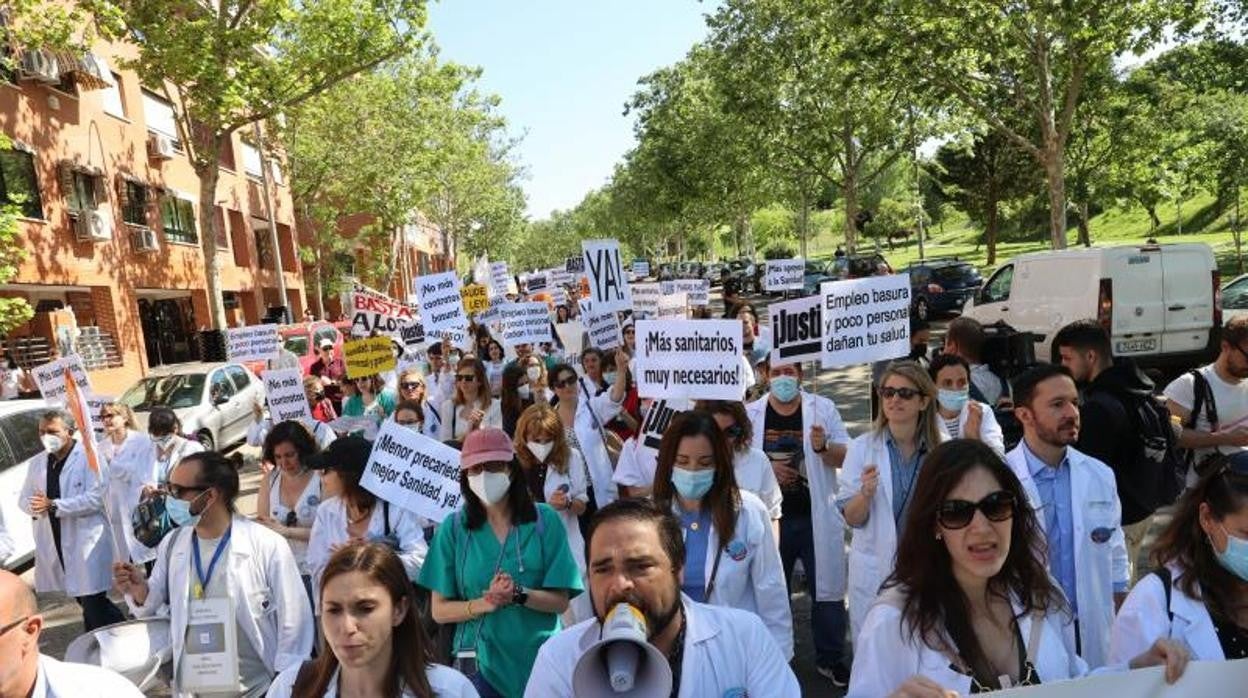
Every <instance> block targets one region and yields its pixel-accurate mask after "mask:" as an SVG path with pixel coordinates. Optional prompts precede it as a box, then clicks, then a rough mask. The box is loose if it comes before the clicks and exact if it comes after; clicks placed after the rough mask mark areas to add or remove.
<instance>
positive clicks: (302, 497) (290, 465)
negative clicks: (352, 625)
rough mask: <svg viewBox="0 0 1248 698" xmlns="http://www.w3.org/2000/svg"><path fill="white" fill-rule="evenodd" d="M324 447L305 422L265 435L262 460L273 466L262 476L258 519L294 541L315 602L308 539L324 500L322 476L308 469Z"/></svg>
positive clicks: (285, 425)
mask: <svg viewBox="0 0 1248 698" xmlns="http://www.w3.org/2000/svg"><path fill="white" fill-rule="evenodd" d="M319 450H320V449H319V448H318V447H317V444H316V442H315V441H314V440H313V437H312V434H310V433H309V432H308V429H307V427H305V426H304V425H303V424H302V423H300V422H296V421H293V420H287V421H285V422H278V423H277V425H276V426H274V427H273V429H272V431H270V432H269V433H268V435H267V436H265V437H264V450H263V451H262V453H261V460H262V462H264V463H266V464H269V465H271V466H272V471H271V472H266V473H265V474H264V477H262V478H261V479H260V491H259V492H258V493H257V495H256V521H258V522H259V523H261V524H263V525H265V526H268V527H269V528H271V529H273V530H274V531H276V532H277V534H278V535H280V536H281V537H282V538H285V539H286V541H287V542H288V543H290V552H292V553H294V555H295V563H296V564H297V565H299V574H300V576H302V577H303V585H304V587H305V588H306V589H307V591H308V604H309V605H311V604H312V603H313V601H312V600H313V595H312V572H311V569H310V567H309V566H308V538H309V537H310V536H311V535H312V522H313V521H314V520H315V519H316V509H317V507H318V506H319V505H320V503H321V499H322V495H321V476H320V475H319V474H318V473H316V471H314V470H312V469H310V468H308V465H307V463H308V459H309V458H311V457H312V454H314V453H316V452H317V451H319Z"/></svg>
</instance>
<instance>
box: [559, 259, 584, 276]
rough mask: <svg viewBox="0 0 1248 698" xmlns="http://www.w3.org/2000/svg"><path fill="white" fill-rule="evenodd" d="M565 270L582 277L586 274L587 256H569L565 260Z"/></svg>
mask: <svg viewBox="0 0 1248 698" xmlns="http://www.w3.org/2000/svg"><path fill="white" fill-rule="evenodd" d="M563 269H564V271H566V272H568V273H569V274H572V275H573V276H574V277H580V276H582V275H584V274H585V257H583V256H581V255H577V256H575V257H568V258H567V259H566V260H564V262H563Z"/></svg>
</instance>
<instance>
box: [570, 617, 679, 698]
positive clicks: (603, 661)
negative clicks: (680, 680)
mask: <svg viewBox="0 0 1248 698" xmlns="http://www.w3.org/2000/svg"><path fill="white" fill-rule="evenodd" d="M647 635H648V633H647V632H646V618H645V616H643V615H642V614H641V611H639V610H637V608H636V607H634V606H632V605H630V604H627V603H619V604H616V605H615V607H614V608H612V609H611V612H610V613H609V614H607V618H606V620H605V621H603V624H602V635H601V637H600V638H599V639H598V641H597V642H595V643H594V644H592V645H590V646H589V649H587V650H586V651H585V654H583V655H581V659H580V661H578V662H577V663H576V669H575V670H574V671H573V672H572V693H573V694H574V695H575V696H576V698H643V697H645V698H649V697H651V696H669V695H671V694H672V669H671V667H670V666H668V663H667V657H664V656H663V653H662V652H659V650H658V649H657V648H656V647H655V646H654V645H652V644H650V642H649V641H648V640H647V639H646V638H647Z"/></svg>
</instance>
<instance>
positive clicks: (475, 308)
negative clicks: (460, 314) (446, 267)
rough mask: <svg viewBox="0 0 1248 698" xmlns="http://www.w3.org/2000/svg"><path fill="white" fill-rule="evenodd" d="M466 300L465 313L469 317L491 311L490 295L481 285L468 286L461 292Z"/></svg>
mask: <svg viewBox="0 0 1248 698" xmlns="http://www.w3.org/2000/svg"><path fill="white" fill-rule="evenodd" d="M459 295H460V296H461V297H462V298H463V300H464V312H466V313H468V314H469V315H475V314H477V313H482V312H485V311H487V310H489V309H490V294H489V293H488V292H487V291H486V288H485V286H482V285H481V284H468V285H467V286H465V287H463V288H462V289H460V290H459Z"/></svg>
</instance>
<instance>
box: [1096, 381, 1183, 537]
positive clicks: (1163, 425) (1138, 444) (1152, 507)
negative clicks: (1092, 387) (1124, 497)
mask: <svg viewBox="0 0 1248 698" xmlns="http://www.w3.org/2000/svg"><path fill="white" fill-rule="evenodd" d="M1087 402H1089V403H1099V404H1102V405H1105V406H1106V409H1108V410H1110V411H1111V412H1114V413H1118V412H1119V411H1120V410H1121V411H1122V412H1124V413H1125V417H1126V419H1127V423H1128V427H1129V429H1130V430H1131V431H1130V434H1131V435H1132V436H1133V438H1132V441H1133V443H1134V448H1133V449H1131V453H1132V455H1131V457H1130V458H1131V459H1130V461H1129V462H1126V463H1121V464H1118V463H1110V464H1107V465H1110V466H1111V469H1113V470H1114V471H1115V473H1116V474H1117V473H1118V471H1122V472H1123V473H1126V474H1127V477H1126V478H1124V479H1126V480H1128V481H1129V483H1128V484H1129V486H1127V487H1125V488H1124V487H1122V485H1120V489H1125V490H1127V491H1128V492H1129V493H1130V494H1131V495H1132V497H1131V499H1134V500H1135V501H1133V502H1130V505H1131V506H1133V507H1138V508H1139V509H1140V510H1141V511H1137V512H1135V513H1138V514H1140V518H1143V517H1145V516H1148V515H1150V514H1152V513H1153V512H1154V511H1156V510H1157V509H1158V508H1159V507H1164V506H1168V505H1170V504H1173V503H1174V501H1175V500H1176V499H1178V497H1179V494H1180V493H1181V492H1182V491H1183V476H1184V473H1185V472H1186V470H1187V463H1186V462H1185V461H1184V459H1183V456H1182V455H1181V454H1180V453H1179V448H1178V438H1177V437H1176V436H1175V433H1174V429H1173V428H1172V427H1171V426H1170V412H1169V411H1168V410H1167V409H1166V407H1165V405H1163V404H1161V403H1160V402H1158V401H1157V399H1156V398H1154V397H1153V396H1152V395H1151V394H1147V395H1142V394H1140V393H1138V392H1128V391H1119V390H1115V391H1102V390H1096V391H1092V392H1091V393H1090V394H1089V395H1088V396H1087ZM1120 496H1121V493H1120ZM1127 506H1128V502H1125V501H1124V502H1123V507H1124V512H1123V513H1124V518H1125V515H1126V508H1127Z"/></svg>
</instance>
